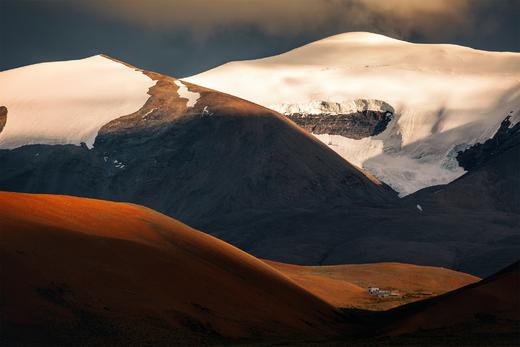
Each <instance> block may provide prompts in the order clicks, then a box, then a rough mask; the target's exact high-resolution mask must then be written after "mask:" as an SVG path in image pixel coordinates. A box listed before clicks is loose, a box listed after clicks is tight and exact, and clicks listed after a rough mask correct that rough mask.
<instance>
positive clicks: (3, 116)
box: [0, 106, 7, 133]
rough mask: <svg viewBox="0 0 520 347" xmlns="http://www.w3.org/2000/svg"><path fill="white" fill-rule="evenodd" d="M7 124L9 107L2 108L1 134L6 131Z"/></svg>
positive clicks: (0, 108) (0, 117)
mask: <svg viewBox="0 0 520 347" xmlns="http://www.w3.org/2000/svg"><path fill="white" fill-rule="evenodd" d="M6 122H7V107H5V106H0V133H1V132H2V130H3V129H4V127H5V123H6Z"/></svg>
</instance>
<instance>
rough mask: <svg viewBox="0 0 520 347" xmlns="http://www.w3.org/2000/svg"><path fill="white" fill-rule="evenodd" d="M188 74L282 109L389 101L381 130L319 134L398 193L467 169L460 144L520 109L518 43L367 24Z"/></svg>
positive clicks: (481, 136)
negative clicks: (489, 47) (450, 40)
mask: <svg viewBox="0 0 520 347" xmlns="http://www.w3.org/2000/svg"><path fill="white" fill-rule="evenodd" d="M184 80H186V81H188V82H192V83H195V84H200V85H203V86H205V87H208V88H213V89H217V90H219V91H222V92H225V93H229V94H233V95H236V96H239V97H241V98H244V99H247V100H250V101H253V102H255V103H258V104H260V105H263V106H266V107H270V108H272V109H274V110H277V111H281V112H282V113H286V114H287V113H291V112H294V113H314V114H317V113H318V114H319V112H323V113H330V114H333V113H334V112H336V109H337V110H343V109H342V107H343V108H344V109H349V108H353V103H354V102H355V101H356V100H366V101H367V103H369V100H381V101H384V102H385V103H387V104H388V105H390V107H391V108H392V109H393V110H395V114H394V119H393V120H392V122H391V123H390V124H389V125H388V126H387V128H386V130H385V131H384V132H382V133H380V134H378V135H376V136H371V137H367V138H364V139H360V140H353V139H349V138H346V137H342V136H337V135H327V134H322V135H316V136H317V137H318V138H319V139H320V140H322V141H323V142H325V143H326V144H328V145H329V146H330V148H332V149H333V150H335V151H336V152H337V153H339V154H340V155H341V156H343V157H344V158H345V159H347V160H348V161H350V162H352V163H353V164H355V165H358V166H360V167H363V168H364V169H366V170H367V171H369V172H371V173H372V174H373V175H375V176H376V177H378V178H379V179H381V180H382V181H383V182H385V183H387V184H389V185H390V186H392V187H393V188H394V189H396V190H397V191H399V193H400V195H401V196H404V195H407V194H410V193H413V192H415V191H417V190H419V189H421V188H424V187H428V186H432V185H437V184H446V183H449V182H451V181H453V180H454V179H456V178H458V177H460V176H461V175H463V174H464V173H465V171H464V170H463V169H462V168H461V167H459V165H458V162H457V160H456V154H457V151H459V150H463V149H464V148H466V147H468V146H470V145H472V144H475V143H477V142H483V141H485V140H486V139H489V138H490V137H492V136H493V135H494V133H495V132H496V130H497V129H498V128H499V126H500V123H501V122H502V120H504V118H505V117H506V116H511V121H512V123H513V124H514V123H516V122H517V121H518V120H519V119H520V54H519V53H509V52H486V51H479V50H474V49H471V48H467V47H461V46H455V45H444V44H439V45H432V44H412V43H408V42H405V41H399V40H395V39H391V38H388V37H385V36H382V35H376V34H371V33H363V32H356V33H346V34H341V35H336V36H332V37H329V38H326V39H323V40H320V41H316V42H313V43H310V44H308V45H305V46H303V47H300V48H297V49H294V50H292V51H290V52H287V53H284V54H281V55H278V56H274V57H269V58H264V59H257V60H250V61H237V62H231V63H227V64H224V65H222V66H220V67H217V68H215V69H212V70H209V71H207V72H204V73H201V74H198V75H195V76H192V77H188V78H185V79H184ZM321 105H329V106H326V107H325V109H323V107H322V106H321ZM330 105H332V106H330ZM376 106H378V105H370V107H371V108H372V107H376ZM379 106H380V105H379ZM331 107H332V108H331ZM302 111H303V112H302ZM331 111H332V113H331Z"/></svg>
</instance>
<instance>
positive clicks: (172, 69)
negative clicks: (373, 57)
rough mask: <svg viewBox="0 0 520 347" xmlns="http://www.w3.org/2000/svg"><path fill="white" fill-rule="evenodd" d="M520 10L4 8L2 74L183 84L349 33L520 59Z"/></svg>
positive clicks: (489, 1)
mask: <svg viewBox="0 0 520 347" xmlns="http://www.w3.org/2000/svg"><path fill="white" fill-rule="evenodd" d="M519 18H520V0H0V70H6V69H10V68H14V67H18V66H23V65H27V64H32V63H37V62H43V61H53V60H66V59H77V58H82V57H87V56H91V55H94V54H99V53H105V54H108V55H110V56H113V57H115V58H118V59H121V60H124V61H126V62H128V63H131V64H133V65H136V66H138V67H141V68H145V69H149V70H154V71H158V72H163V73H167V74H169V75H172V76H176V77H185V76H189V75H192V74H195V73H197V72H201V71H204V70H207V69H208V68H211V67H214V66H217V65H220V64H222V63H225V62H227V61H230V60H240V59H252V58H259V57H264V56H269V55H273V54H277V53H282V52H285V51H287V50H290V49H292V48H295V47H298V46H301V45H303V44H305V43H308V42H312V41H315V40H317V39H321V38H324V37H327V36H330V35H334V34H338V33H342V32H347V31H370V32H375V33H380V34H385V35H388V36H391V37H394V38H400V39H404V40H408V41H412V42H426V43H453V44H460V45H465V46H470V47H473V48H478V49H485V50H496V51H515V52H520V24H519V23H520V21H519Z"/></svg>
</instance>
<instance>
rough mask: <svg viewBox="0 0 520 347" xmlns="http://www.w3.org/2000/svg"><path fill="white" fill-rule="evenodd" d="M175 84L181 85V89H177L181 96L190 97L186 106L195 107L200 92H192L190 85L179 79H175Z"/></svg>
mask: <svg viewBox="0 0 520 347" xmlns="http://www.w3.org/2000/svg"><path fill="white" fill-rule="evenodd" d="M175 85H176V86H178V87H179V90H177V94H179V97H181V98H184V99H188V102H187V103H186V107H193V106H195V104H196V103H197V100H199V98H200V94H199V93H194V92H190V91H189V90H188V87H186V85H185V84H184V83H183V82H182V81H179V80H175Z"/></svg>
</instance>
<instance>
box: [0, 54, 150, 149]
mask: <svg viewBox="0 0 520 347" xmlns="http://www.w3.org/2000/svg"><path fill="white" fill-rule="evenodd" d="M153 85H155V81H153V80H152V79H151V78H149V77H148V76H146V75H145V74H143V73H142V72H141V71H137V70H136V69H133V68H132V67H130V66H127V65H124V64H122V63H120V62H117V61H114V60H112V59H110V58H108V57H106V56H103V55H96V56H93V57H89V58H86V59H80V60H70V61H63V62H51V63H42V64H35V65H30V66H25V67H21V68H17V69H12V70H7V71H2V72H0V106H5V107H6V108H7V112H8V113H7V121H6V124H5V127H4V129H3V130H2V131H1V132H0V149H13V148H16V147H20V146H23V145H28V144H74V145H79V144H81V143H82V142H83V143H85V144H86V145H87V146H89V147H92V145H93V144H94V141H95V138H96V136H97V133H98V131H99V129H100V128H101V127H102V126H103V125H105V124H107V123H108V122H110V121H112V120H114V119H116V118H119V117H122V116H125V115H128V114H131V113H133V112H136V111H137V110H139V109H140V108H141V107H142V106H143V105H144V103H145V102H146V100H147V99H148V98H149V95H148V89H149V88H151V87H152V86H153Z"/></svg>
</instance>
